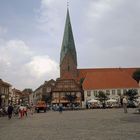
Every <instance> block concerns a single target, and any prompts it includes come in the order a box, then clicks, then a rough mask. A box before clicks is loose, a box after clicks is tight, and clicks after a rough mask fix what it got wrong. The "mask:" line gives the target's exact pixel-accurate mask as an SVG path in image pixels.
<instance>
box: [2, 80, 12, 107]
mask: <svg viewBox="0 0 140 140" xmlns="http://www.w3.org/2000/svg"><path fill="white" fill-rule="evenodd" d="M10 87H11V85H10V84H9V83H7V82H4V81H3V80H2V79H0V107H3V106H7V105H8V103H9V94H10Z"/></svg>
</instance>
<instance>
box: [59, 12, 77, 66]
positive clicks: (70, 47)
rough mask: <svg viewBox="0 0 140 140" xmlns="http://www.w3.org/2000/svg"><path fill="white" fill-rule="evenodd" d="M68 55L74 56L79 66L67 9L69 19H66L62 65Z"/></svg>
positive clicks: (61, 55)
mask: <svg viewBox="0 0 140 140" xmlns="http://www.w3.org/2000/svg"><path fill="white" fill-rule="evenodd" d="M67 53H70V54H71V55H72V56H73V59H74V62H75V64H76V65H77V55H76V49H75V43H74V37H73V32H72V26H71V22H70V16H69V10H68V9H67V17H66V23H65V30H64V36H63V42H62V46H61V54H60V65H61V63H62V62H63V59H64V57H65V55H66V54H67Z"/></svg>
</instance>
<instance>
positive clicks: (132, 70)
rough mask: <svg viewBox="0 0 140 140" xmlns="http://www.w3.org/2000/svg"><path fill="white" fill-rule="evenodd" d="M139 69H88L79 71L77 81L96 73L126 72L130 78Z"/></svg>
mask: <svg viewBox="0 0 140 140" xmlns="http://www.w3.org/2000/svg"><path fill="white" fill-rule="evenodd" d="M137 69H139V68H86V69H78V78H77V80H80V79H81V78H85V77H86V75H87V73H94V72H111V71H114V72H117V71H125V72H126V73H128V74H129V75H130V76H132V74H133V73H134V72H135V71H136V70H137Z"/></svg>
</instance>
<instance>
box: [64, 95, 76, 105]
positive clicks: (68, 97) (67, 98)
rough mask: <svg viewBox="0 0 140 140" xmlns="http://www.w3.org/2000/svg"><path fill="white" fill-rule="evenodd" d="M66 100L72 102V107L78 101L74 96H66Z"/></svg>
mask: <svg viewBox="0 0 140 140" xmlns="http://www.w3.org/2000/svg"><path fill="white" fill-rule="evenodd" d="M65 98H66V100H68V101H69V102H70V104H71V105H72V104H73V103H74V101H75V100H76V99H77V96H76V95H75V94H74V95H72V94H66V95H65Z"/></svg>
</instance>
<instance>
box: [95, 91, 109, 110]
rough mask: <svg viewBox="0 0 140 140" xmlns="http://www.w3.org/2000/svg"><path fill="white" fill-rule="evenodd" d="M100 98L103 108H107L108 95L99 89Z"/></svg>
mask: <svg viewBox="0 0 140 140" xmlns="http://www.w3.org/2000/svg"><path fill="white" fill-rule="evenodd" d="M96 97H97V98H98V100H99V101H100V102H101V103H102V105H103V108H105V102H106V100H108V95H107V94H105V93H104V92H103V91H99V92H98V94H97V95H96Z"/></svg>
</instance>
